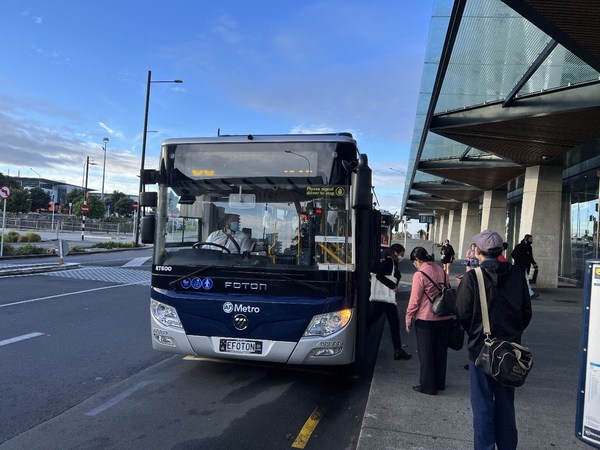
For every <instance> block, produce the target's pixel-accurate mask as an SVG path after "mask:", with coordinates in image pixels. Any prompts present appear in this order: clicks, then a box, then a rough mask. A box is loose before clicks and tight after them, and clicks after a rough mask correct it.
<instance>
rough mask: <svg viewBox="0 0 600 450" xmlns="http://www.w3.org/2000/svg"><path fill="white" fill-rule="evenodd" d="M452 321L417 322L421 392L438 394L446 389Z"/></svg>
mask: <svg viewBox="0 0 600 450" xmlns="http://www.w3.org/2000/svg"><path fill="white" fill-rule="evenodd" d="M450 323H451V321H450V320H416V321H415V332H416V334H417V352H418V353H419V367H420V369H421V371H420V375H419V384H420V385H421V392H424V393H426V394H436V393H437V391H442V390H444V389H445V388H446V366H447V362H448V330H449V325H450Z"/></svg>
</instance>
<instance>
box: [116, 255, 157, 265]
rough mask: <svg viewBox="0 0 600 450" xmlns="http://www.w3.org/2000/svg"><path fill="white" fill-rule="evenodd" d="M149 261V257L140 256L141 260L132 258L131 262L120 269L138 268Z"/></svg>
mask: <svg viewBox="0 0 600 450" xmlns="http://www.w3.org/2000/svg"><path fill="white" fill-rule="evenodd" d="M149 259H150V256H142V257H141V258H134V259H132V260H131V261H129V262H127V263H125V264H123V266H122V267H139V266H142V265H143V264H144V263H145V262H146V261H148V260H149Z"/></svg>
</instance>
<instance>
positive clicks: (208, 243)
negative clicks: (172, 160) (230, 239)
mask: <svg viewBox="0 0 600 450" xmlns="http://www.w3.org/2000/svg"><path fill="white" fill-rule="evenodd" d="M203 245H211V246H213V247H219V248H222V249H223V250H225V251H226V252H227V253H231V250H229V249H228V248H227V247H225V246H224V245H221V244H215V243H214V242H196V243H195V244H194V245H192V248H200V247H202V246H203ZM208 250H210V249H208Z"/></svg>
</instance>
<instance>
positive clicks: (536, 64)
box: [502, 39, 558, 108]
mask: <svg viewBox="0 0 600 450" xmlns="http://www.w3.org/2000/svg"><path fill="white" fill-rule="evenodd" d="M557 45H558V42H556V41H555V40H554V39H550V41H549V42H548V43H547V44H546V47H545V48H544V50H542V51H541V53H540V54H539V55H538V57H537V58H536V59H535V61H533V62H532V63H531V65H530V66H529V69H527V71H526V72H525V73H524V74H523V76H522V77H521V79H520V80H519V81H518V82H517V84H516V85H515V87H514V88H512V90H511V91H510V92H509V93H508V95H507V96H506V99H505V100H504V103H502V107H503V108H506V107H509V106H511V105H512V104H513V103H514V102H515V97H516V95H517V94H518V93H519V91H520V90H521V89H523V86H525V83H527V81H529V79H530V78H531V77H532V76H533V74H534V73H535V72H536V71H537V70H538V69H539V68H540V66H541V65H542V64H543V63H544V61H546V58H548V56H550V53H552V51H553V50H554V49H555V48H556V46H557Z"/></svg>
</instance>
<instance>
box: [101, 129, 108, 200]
mask: <svg viewBox="0 0 600 450" xmlns="http://www.w3.org/2000/svg"><path fill="white" fill-rule="evenodd" d="M102 142H104V146H103V147H102V150H104V163H103V164H102V194H101V197H100V198H101V199H102V201H104V174H105V172H106V145H107V144H108V138H107V137H105V138H104V139H102Z"/></svg>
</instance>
